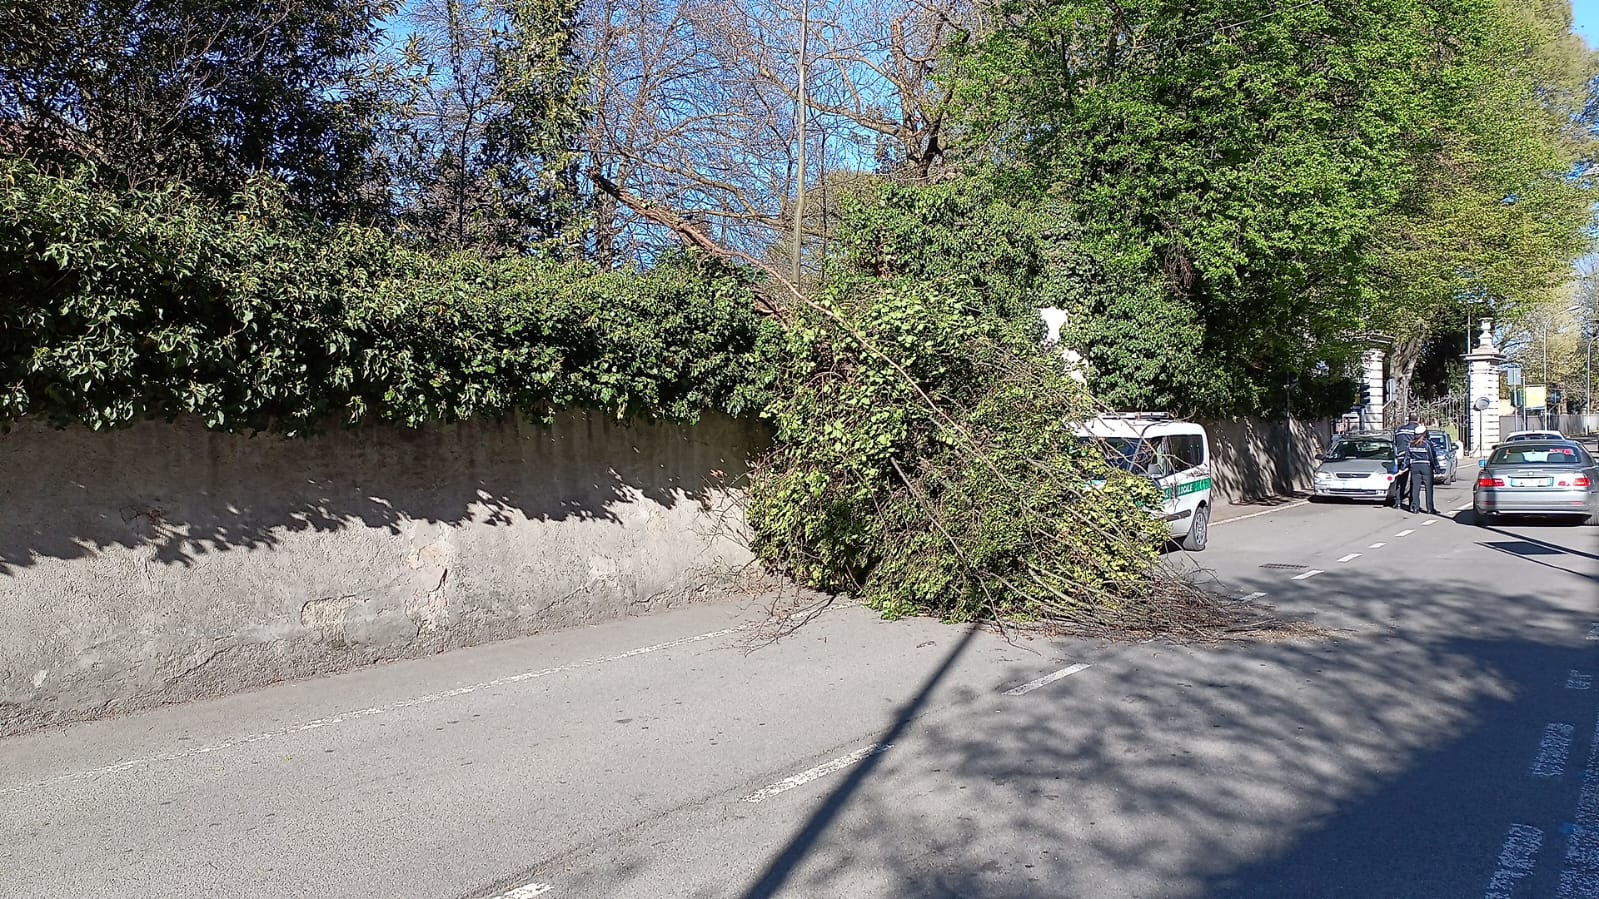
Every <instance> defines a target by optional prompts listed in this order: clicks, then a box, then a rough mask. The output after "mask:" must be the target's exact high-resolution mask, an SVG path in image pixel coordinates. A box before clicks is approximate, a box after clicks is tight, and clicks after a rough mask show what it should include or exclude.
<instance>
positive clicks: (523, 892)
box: [489, 883, 554, 899]
mask: <svg viewBox="0 0 1599 899" xmlns="http://www.w3.org/2000/svg"><path fill="white" fill-rule="evenodd" d="M552 889H554V887H551V886H550V885H549V884H547V883H530V884H527V885H526V886H519V887H517V888H516V889H514V890H512V891H510V892H509V893H501V894H499V895H498V896H491V897H489V899H533V897H534V896H542V895H544V894H545V893H548V892H549V891H550V890H552Z"/></svg>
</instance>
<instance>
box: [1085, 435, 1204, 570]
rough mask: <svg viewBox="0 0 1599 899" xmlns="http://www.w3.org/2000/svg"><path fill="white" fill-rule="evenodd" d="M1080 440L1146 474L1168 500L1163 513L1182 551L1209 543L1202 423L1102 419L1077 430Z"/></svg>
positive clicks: (1117, 463)
mask: <svg viewBox="0 0 1599 899" xmlns="http://www.w3.org/2000/svg"><path fill="white" fill-rule="evenodd" d="M1077 433H1078V436H1080V437H1085V438H1091V439H1094V440H1096V441H1098V442H1099V443H1101V444H1102V445H1103V446H1104V447H1105V452H1106V455H1107V457H1109V459H1110V461H1111V463H1112V464H1113V465H1115V466H1117V467H1118V468H1123V469H1126V470H1127V471H1131V472H1134V473H1136V474H1142V475H1146V476H1148V477H1150V478H1152V479H1153V480H1154V481H1155V483H1156V484H1157V485H1159V487H1160V490H1161V494H1162V495H1163V497H1164V499H1163V501H1162V503H1161V508H1160V510H1159V511H1158V512H1156V513H1155V514H1157V515H1159V516H1160V517H1161V518H1162V519H1164V520H1165V521H1166V523H1167V526H1168V527H1170V529H1171V535H1172V538H1173V539H1174V540H1180V541H1181V542H1182V545H1183V549H1186V550H1190V551H1193V552H1199V551H1200V550H1203V549H1204V548H1205V546H1206V544H1208V543H1209V542H1210V510H1211V499H1210V493H1211V464H1210V435H1208V434H1206V433H1205V429H1204V427H1203V426H1201V425H1197V424H1194V423H1193V422H1187V421H1176V420H1174V419H1173V418H1172V417H1171V416H1170V415H1167V414H1165V413H1161V412H1125V413H1118V414H1114V415H1101V416H1098V417H1096V418H1094V419H1093V420H1091V421H1089V422H1087V423H1085V424H1083V425H1082V426H1080V427H1079V428H1078V432H1077Z"/></svg>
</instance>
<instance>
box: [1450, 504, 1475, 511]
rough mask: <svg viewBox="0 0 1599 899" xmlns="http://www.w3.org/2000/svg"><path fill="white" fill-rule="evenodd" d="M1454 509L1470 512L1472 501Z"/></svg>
mask: <svg viewBox="0 0 1599 899" xmlns="http://www.w3.org/2000/svg"><path fill="white" fill-rule="evenodd" d="M1453 511H1456V512H1469V511H1471V503H1466V504H1465V505H1464V506H1461V507H1459V508H1457V509H1455V510H1453Z"/></svg>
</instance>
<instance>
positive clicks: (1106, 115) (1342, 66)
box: [958, 0, 1583, 412]
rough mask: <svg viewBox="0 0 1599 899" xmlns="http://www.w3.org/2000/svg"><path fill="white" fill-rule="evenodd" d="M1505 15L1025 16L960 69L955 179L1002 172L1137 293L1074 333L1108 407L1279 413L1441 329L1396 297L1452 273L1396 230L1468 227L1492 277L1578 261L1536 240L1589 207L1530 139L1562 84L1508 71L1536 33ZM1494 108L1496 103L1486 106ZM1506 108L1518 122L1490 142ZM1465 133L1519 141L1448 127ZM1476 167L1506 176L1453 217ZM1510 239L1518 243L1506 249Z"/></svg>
mask: <svg viewBox="0 0 1599 899" xmlns="http://www.w3.org/2000/svg"><path fill="white" fill-rule="evenodd" d="M1542 5H1544V6H1548V5H1549V4H1548V3H1547V2H1543V4H1542ZM1509 8H1510V4H1509V2H1508V0H1507V2H1505V3H1504V4H1503V5H1501V3H1500V2H1499V0H1325V2H1317V3H1303V2H1297V0H1270V2H1266V3H1262V2H1258V0H1199V2H1193V0H1121V2H1108V0H1008V2H1004V3H1002V4H1000V5H999V7H998V8H997V11H996V17H995V19H994V21H993V24H992V28H991V30H989V31H987V32H985V33H984V34H982V35H980V36H979V37H978V39H977V40H974V41H973V42H972V43H971V46H970V49H969V50H968V51H967V52H964V53H961V54H960V55H959V69H958V74H959V93H958V96H959V98H960V100H961V105H962V110H963V117H962V118H963V122H964V124H965V127H966V128H968V129H969V135H968V141H969V144H970V147H969V150H968V152H967V153H966V154H965V156H964V158H965V159H967V160H969V161H972V162H980V161H986V160H997V161H999V163H1000V165H1001V167H1002V173H1003V174H1002V177H1004V178H1006V179H1007V180H1008V181H1009V182H1010V183H1012V184H1013V185H1015V186H1016V187H1017V188H1018V189H1019V190H1022V191H1024V192H1028V193H1033V194H1044V195H1050V196H1054V197H1057V198H1059V199H1060V200H1062V201H1064V202H1066V203H1067V204H1069V205H1070V207H1071V208H1072V211H1073V215H1074V216H1075V217H1077V218H1079V219H1080V220H1081V221H1082V222H1083V223H1084V224H1085V225H1086V226H1087V228H1088V229H1089V240H1090V242H1091V243H1095V244H1097V250H1096V252H1097V253H1098V254H1099V257H1100V258H1101V259H1102V260H1103V261H1104V262H1105V265H1106V270H1107V271H1108V272H1110V273H1111V274H1112V276H1113V277H1114V278H1116V279H1119V281H1120V286H1119V287H1117V288H1116V289H1113V290H1109V291H1104V292H1100V293H1098V294H1095V296H1098V297H1100V300H1099V301H1097V302H1096V303H1095V304H1093V305H1090V306H1089V307H1087V308H1084V309H1081V310H1078V311H1079V313H1080V315H1079V317H1078V321H1079V323H1080V325H1079V329H1078V331H1079V333H1078V334H1077V335H1076V337H1077V339H1078V340H1079V341H1080V342H1081V343H1082V344H1083V345H1084V346H1085V353H1086V354H1087V356H1088V357H1089V359H1090V360H1091V361H1092V362H1093V363H1094V364H1095V366H1096V368H1097V369H1098V370H1099V372H1100V374H1101V378H1102V381H1101V385H1100V386H1101V388H1102V389H1103V390H1104V392H1106V393H1107V394H1108V395H1109V396H1110V397H1111V398H1112V399H1114V400H1116V401H1118V402H1131V403H1144V402H1151V403H1156V404H1159V405H1163V406H1164V405H1177V406H1186V407H1188V408H1198V409H1205V410H1208V411H1211V412H1233V411H1258V410H1260V409H1263V408H1273V407H1276V408H1281V402H1279V401H1278V399H1277V395H1278V394H1279V392H1280V391H1284V392H1285V391H1286V388H1287V387H1288V386H1289V385H1292V384H1293V383H1294V380H1295V379H1296V378H1299V377H1302V376H1304V375H1306V374H1309V373H1313V372H1315V371H1317V370H1318V368H1319V367H1324V366H1326V365H1327V364H1328V363H1331V364H1332V366H1333V368H1334V369H1336V368H1337V367H1338V366H1339V364H1341V363H1342V362H1343V361H1344V360H1346V359H1347V357H1348V355H1349V351H1350V350H1351V349H1352V347H1351V345H1350V340H1349V338H1350V335H1351V334H1353V333H1355V332H1358V331H1360V330H1361V329H1363V328H1370V327H1372V326H1373V325H1374V324H1377V323H1387V322H1391V321H1392V318H1389V317H1387V316H1386V311H1387V310H1395V311H1397V310H1399V309H1401V308H1407V307H1409V308H1410V309H1411V311H1410V312H1409V313H1408V314H1409V315H1411V317H1414V318H1427V317H1428V315H1427V313H1426V310H1420V309H1416V308H1414V307H1412V306H1411V305H1410V304H1409V303H1407V302H1401V301H1400V298H1398V297H1396V296H1393V295H1392V294H1394V292H1395V291H1397V290H1400V289H1401V288H1403V289H1411V286H1410V282H1411V281H1412V279H1413V273H1414V272H1415V271H1416V270H1418V269H1422V268H1425V269H1427V270H1428V271H1431V272H1435V273H1436V272H1437V271H1440V270H1441V269H1440V266H1438V265H1435V264H1431V263H1429V264H1426V265H1424V264H1423V263H1422V262H1421V261H1420V260H1419V259H1418V258H1417V257H1416V256H1415V255H1414V254H1407V253H1406V252H1404V251H1403V249H1402V246H1401V244H1402V243H1403V241H1402V240H1400V238H1401V237H1407V238H1408V237H1415V235H1414V234H1413V233H1407V230H1406V228H1405V227H1403V225H1402V224H1401V223H1402V222H1404V221H1409V222H1410V223H1412V224H1415V225H1425V226H1426V227H1427V228H1438V227H1442V226H1441V225H1440V224H1439V222H1440V219H1441V218H1443V219H1447V218H1451V217H1455V218H1458V220H1459V223H1460V226H1459V227H1456V228H1453V229H1452V233H1454V234H1456V235H1459V234H1462V233H1464V232H1465V231H1467V230H1469V228H1470V227H1479V226H1480V227H1486V226H1488V225H1490V224H1491V225H1492V226H1493V230H1492V232H1491V233H1490V235H1489V237H1488V239H1485V240H1483V241H1482V242H1481V243H1480V246H1479V249H1481V250H1482V251H1483V253H1484V254H1486V256H1485V257H1484V258H1482V259H1480V260H1477V262H1478V266H1477V267H1478V270H1479V271H1487V263H1488V262H1489V261H1491V262H1492V263H1493V264H1494V265H1495V266H1499V267H1501V268H1504V267H1506V266H1511V265H1513V264H1514V263H1515V259H1516V255H1517V254H1518V253H1522V252H1528V251H1534V250H1536V252H1538V253H1539V259H1540V262H1539V263H1538V265H1539V267H1542V266H1543V261H1546V260H1549V259H1551V258H1560V257H1561V254H1563V253H1565V252H1567V250H1566V248H1565V247H1566V246H1567V245H1564V244H1562V242H1561V238H1560V236H1559V235H1560V233H1561V229H1562V227H1564V225H1558V226H1556V227H1554V228H1553V229H1545V228H1542V227H1541V226H1538V227H1535V225H1538V223H1539V222H1543V221H1558V222H1562V223H1567V224H1569V221H1570V217H1569V215H1567V213H1568V211H1569V210H1571V209H1572V208H1575V207H1580V206H1581V205H1582V202H1581V201H1573V200H1572V199H1571V191H1570V190H1568V185H1567V184H1566V182H1565V180H1564V179H1566V178H1567V177H1568V176H1569V175H1571V173H1572V170H1571V167H1570V164H1569V163H1570V156H1569V155H1566V154H1563V153H1560V152H1553V150H1552V148H1551V152H1543V151H1542V150H1541V149H1540V147H1541V146H1542V145H1541V144H1538V143H1537V142H1533V143H1531V144H1527V142H1526V141H1521V140H1519V139H1515V138H1513V134H1514V132H1517V131H1518V130H1520V131H1522V132H1525V133H1528V134H1537V133H1541V132H1540V130H1539V129H1540V128H1542V127H1544V126H1545V125H1546V124H1547V121H1546V120H1553V119H1556V118H1558V117H1559V115H1560V111H1561V109H1563V108H1568V107H1566V106H1564V105H1563V104H1565V101H1564V100H1561V101H1559V102H1553V101H1550V100H1548V99H1547V98H1545V102H1546V103H1549V104H1550V105H1549V106H1547V107H1540V106H1539V105H1538V103H1537V102H1535V100H1536V99H1537V98H1538V97H1539V95H1538V93H1537V89H1538V87H1539V86H1540V85H1543V84H1547V83H1548V80H1547V79H1546V78H1542V77H1541V76H1538V75H1536V74H1534V73H1533V72H1532V71H1531V69H1530V67H1529V66H1527V65H1523V64H1520V63H1518V62H1516V56H1515V54H1516V52H1517V51H1516V49H1515V40H1516V39H1518V38H1521V37H1524V35H1522V34H1520V33H1518V32H1516V31H1515V30H1514V29H1513V28H1511V27H1510V25H1508V24H1507V20H1506V14H1505V10H1506V9H1509ZM1567 31H1568V33H1569V27H1568V29H1567ZM1521 52H1525V51H1521ZM1496 53H1497V54H1498V55H1499V58H1498V59H1495V54H1496ZM1496 77H1497V78H1499V79H1500V80H1499V81H1498V82H1495V81H1494V79H1495V78H1496ZM1489 86H1494V87H1496V88H1497V92H1496V94H1495V99H1494V100H1477V101H1473V99H1472V96H1471V94H1472V91H1474V90H1478V89H1483V88H1486V87H1489ZM1561 90H1562V91H1571V92H1573V93H1574V94H1581V93H1583V92H1582V91H1581V90H1577V89H1576V86H1575V85H1571V84H1569V83H1563V86H1562V88H1561ZM1495 100H1506V101H1509V102H1508V103H1507V104H1504V105H1502V106H1501V108H1500V109H1499V110H1498V111H1497V116H1498V118H1497V119H1496V118H1494V117H1493V116H1490V115H1487V112H1488V110H1489V109H1490V108H1491V107H1492V106H1493V104H1494V102H1495ZM1463 110H1467V111H1468V112H1463ZM1540 110H1543V111H1540ZM1545 113H1547V115H1546V114H1545ZM1464 114H1477V115H1478V120H1479V124H1481V125H1484V126H1487V125H1490V124H1497V126H1498V127H1499V128H1500V130H1501V131H1502V132H1503V133H1501V134H1498V135H1495V134H1494V133H1493V132H1492V130H1491V129H1477V130H1476V131H1473V129H1472V128H1471V127H1467V126H1465V125H1459V124H1457V123H1458V121H1459V118H1460V117H1461V116H1462V115H1464ZM1540 116H1544V118H1543V119H1540ZM1541 122H1542V124H1540V123H1541ZM1473 134H1476V135H1477V137H1471V135H1473ZM1468 138H1469V139H1468ZM1518 141H1519V142H1518ZM1496 142H1497V143H1496ZM1557 143H1558V142H1557ZM1461 147H1469V148H1474V149H1472V150H1471V152H1474V153H1476V154H1478V155H1479V156H1480V157H1481V158H1482V160H1484V161H1486V162H1487V165H1484V166H1475V165H1473V166H1467V167H1466V169H1465V172H1470V173H1475V172H1479V171H1483V170H1484V169H1486V168H1488V167H1491V165H1492V163H1493V161H1494V160H1499V161H1503V162H1510V163H1513V164H1514V169H1515V172H1514V174H1513V175H1512V174H1511V173H1498V174H1497V175H1496V176H1495V178H1494V179H1492V180H1493V182H1494V185H1495V189H1496V190H1498V191H1499V192H1497V193H1495V192H1494V190H1489V189H1487V188H1486V187H1485V188H1484V189H1483V190H1482V191H1480V195H1481V197H1482V198H1486V199H1484V200H1483V201H1482V202H1472V201H1470V200H1468V199H1466V198H1462V197H1460V196H1458V195H1456V194H1454V193H1452V191H1453V190H1454V188H1456V187H1458V186H1459V185H1460V184H1462V183H1465V182H1469V181H1470V180H1471V179H1472V178H1473V177H1475V175H1472V174H1465V173H1463V172H1462V170H1461V168H1460V163H1461V162H1463V161H1469V160H1467V159H1466V157H1465V155H1464V154H1463V153H1462V152H1443V151H1445V150H1449V151H1455V150H1457V149H1458V148H1461ZM1489 149H1494V152H1493V154H1492V155H1491V156H1490V155H1489V153H1488V150H1489ZM1512 184H1513V185H1514V187H1513V189H1512V186H1511V185H1512ZM1457 205H1458V206H1460V207H1461V208H1460V210H1459V211H1458V213H1456V212H1455V211H1452V210H1451V209H1450V207H1452V206H1457ZM1511 207H1519V208H1511ZM1468 208H1469V209H1470V210H1472V211H1471V212H1469V213H1468V212H1467V211H1466V210H1467V209H1468ZM1412 210H1413V211H1414V212H1412ZM1467 219H1472V220H1473V225H1471V226H1467V225H1466V224H1465V223H1466V221H1467ZM1496 220H1497V221H1496ZM1518 228H1520V229H1522V230H1523V232H1524V233H1525V234H1526V236H1527V239H1526V240H1524V241H1520V242H1517V243H1514V244H1513V245H1511V246H1508V247H1506V246H1502V245H1501V246H1497V247H1496V246H1495V245H1494V241H1495V240H1498V239H1500V238H1502V237H1504V236H1505V235H1507V234H1510V233H1512V232H1514V231H1516V229H1518ZM1410 230H1411V231H1412V232H1413V231H1414V230H1415V229H1410ZM1536 235H1541V236H1536ZM1417 243H1419V244H1426V245H1429V246H1432V247H1434V248H1435V249H1436V250H1437V253H1436V254H1435V258H1434V260H1433V262H1438V261H1441V260H1444V259H1449V260H1452V262H1451V263H1450V264H1451V265H1453V266H1454V267H1455V268H1464V267H1466V266H1467V264H1468V263H1469V262H1471V261H1472V260H1470V259H1469V258H1468V256H1467V255H1465V254H1463V253H1462V252H1461V249H1460V248H1459V247H1456V246H1450V245H1449V243H1448V241H1446V240H1442V239H1439V240H1426V239H1423V240H1419V241H1417ZM1500 243H1501V244H1503V241H1502V240H1500ZM1487 257H1491V260H1490V259H1489V258H1487ZM1565 258H1568V259H1569V257H1565Z"/></svg>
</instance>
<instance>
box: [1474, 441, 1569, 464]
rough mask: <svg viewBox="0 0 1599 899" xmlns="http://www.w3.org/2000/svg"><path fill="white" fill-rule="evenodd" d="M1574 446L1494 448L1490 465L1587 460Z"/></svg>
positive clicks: (1564, 462) (1489, 461) (1562, 462)
mask: <svg viewBox="0 0 1599 899" xmlns="http://www.w3.org/2000/svg"><path fill="white" fill-rule="evenodd" d="M1585 455H1586V454H1584V453H1583V452H1582V451H1581V450H1579V449H1577V448H1576V447H1574V446H1518V447H1515V448H1514V449H1512V448H1510V447H1502V448H1500V449H1497V450H1494V454H1493V455H1492V456H1491V457H1489V459H1488V464H1489V465H1576V464H1577V463H1578V462H1584V461H1586V460H1585V459H1584V458H1583V457H1584V456H1585Z"/></svg>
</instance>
